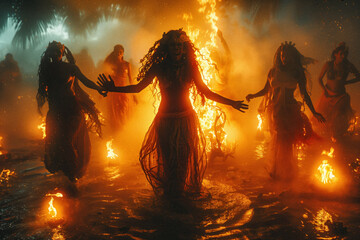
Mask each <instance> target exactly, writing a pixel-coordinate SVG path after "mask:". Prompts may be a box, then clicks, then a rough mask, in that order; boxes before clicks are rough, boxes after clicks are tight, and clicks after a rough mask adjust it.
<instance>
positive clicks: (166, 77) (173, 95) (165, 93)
mask: <svg viewBox="0 0 360 240" xmlns="http://www.w3.org/2000/svg"><path fill="white" fill-rule="evenodd" d="M191 72H192V69H191V67H190V65H188V64H185V63H184V64H182V65H180V66H174V65H173V66H171V65H170V66H169V65H165V64H162V65H160V66H158V67H157V68H156V73H157V74H156V77H157V79H158V80H159V86H160V94H161V103H160V106H159V112H162V113H176V112H184V111H188V110H190V109H192V105H191V102H190V98H189V94H190V87H191V82H192V74H191Z"/></svg>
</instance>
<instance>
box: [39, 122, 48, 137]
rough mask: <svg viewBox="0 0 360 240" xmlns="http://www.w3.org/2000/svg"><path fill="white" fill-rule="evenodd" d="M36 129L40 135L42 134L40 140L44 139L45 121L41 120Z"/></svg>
mask: <svg viewBox="0 0 360 240" xmlns="http://www.w3.org/2000/svg"><path fill="white" fill-rule="evenodd" d="M37 128H38V129H40V130H41V131H42V133H43V136H42V138H43V139H45V137H46V124H45V120H42V123H41V124H39V125H38V127H37Z"/></svg>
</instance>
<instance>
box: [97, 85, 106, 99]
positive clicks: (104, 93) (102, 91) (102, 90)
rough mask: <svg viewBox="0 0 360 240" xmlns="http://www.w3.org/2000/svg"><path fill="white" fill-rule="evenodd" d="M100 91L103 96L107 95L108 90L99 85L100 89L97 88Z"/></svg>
mask: <svg viewBox="0 0 360 240" xmlns="http://www.w3.org/2000/svg"><path fill="white" fill-rule="evenodd" d="M97 91H98V93H99V94H100V95H101V96H103V97H107V94H108V91H106V90H104V89H103V88H101V87H99V89H97Z"/></svg>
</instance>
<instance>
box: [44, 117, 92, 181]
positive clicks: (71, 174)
mask: <svg viewBox="0 0 360 240" xmlns="http://www.w3.org/2000/svg"><path fill="white" fill-rule="evenodd" d="M70 112H71V111H70ZM70 112H67V113H65V112H61V113H60V112H55V111H49V112H48V114H47V117H46V138H45V159H44V162H45V167H46V168H47V169H48V171H49V172H51V173H54V172H58V171H62V172H63V173H64V174H65V176H67V177H68V178H69V179H70V180H71V181H75V180H76V179H78V178H80V177H82V176H83V175H84V173H85V170H86V168H87V165H88V163H89V160H90V152H91V144H90V138H89V134H88V129H87V126H86V122H85V118H84V114H83V113H82V112H81V111H76V112H72V113H70Z"/></svg>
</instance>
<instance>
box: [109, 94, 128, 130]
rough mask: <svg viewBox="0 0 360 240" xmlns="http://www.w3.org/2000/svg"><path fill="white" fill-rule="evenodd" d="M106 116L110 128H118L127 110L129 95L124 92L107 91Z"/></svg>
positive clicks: (122, 123)
mask: <svg viewBox="0 0 360 240" xmlns="http://www.w3.org/2000/svg"><path fill="white" fill-rule="evenodd" d="M108 101H109V102H108V118H109V122H110V126H111V129H112V130H120V129H121V128H122V126H123V125H124V122H125V119H126V117H127V115H128V112H129V97H128V96H127V94H125V93H108Z"/></svg>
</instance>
